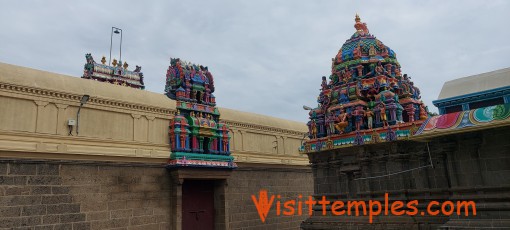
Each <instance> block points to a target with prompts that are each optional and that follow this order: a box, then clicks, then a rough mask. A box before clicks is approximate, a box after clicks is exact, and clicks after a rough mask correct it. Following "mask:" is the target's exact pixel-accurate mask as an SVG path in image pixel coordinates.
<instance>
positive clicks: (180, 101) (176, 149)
mask: <svg viewBox="0 0 510 230" xmlns="http://www.w3.org/2000/svg"><path fill="white" fill-rule="evenodd" d="M213 92H214V80H213V76H212V74H211V73H210V72H209V70H208V68H207V67H204V66H201V65H196V64H191V63H187V62H184V61H181V60H180V59H178V58H176V59H171V64H170V66H169V67H168V71H167V74H166V86H165V94H166V95H167V96H168V97H169V98H171V99H174V100H176V109H177V114H176V115H175V117H174V118H173V119H172V120H171V121H170V131H169V135H170V145H171V146H170V148H171V151H172V153H171V155H170V160H169V162H168V165H167V167H169V168H172V167H215V168H236V167H237V166H236V164H235V163H234V162H233V157H232V156H230V144H229V140H230V136H229V128H228V126H227V125H226V124H225V123H224V122H221V121H220V120H219V118H220V113H219V112H218V108H216V101H215V97H214V95H213Z"/></svg>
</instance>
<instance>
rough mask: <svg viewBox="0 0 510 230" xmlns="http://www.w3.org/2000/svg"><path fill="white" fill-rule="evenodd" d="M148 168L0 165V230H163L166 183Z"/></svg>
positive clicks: (162, 173)
mask: <svg viewBox="0 0 510 230" xmlns="http://www.w3.org/2000/svg"><path fill="white" fill-rule="evenodd" d="M169 178H170V177H168V176H167V175H166V171H165V170H163V169H161V168H154V167H125V166H124V167H123V166H106V165H102V166H101V165H99V166H98V165H94V164H90V165H83V164H82V165H76V164H61V163H55V162H53V163H39V162H33V163H26V161H25V162H23V161H21V162H20V161H2V162H1V163H0V229H4V228H7V229H10V228H22V229H110V228H119V229H144V230H148V229H169V227H168V226H169V220H170V207H171V206H170V203H169V200H170V199H169V194H171V191H170V190H171V186H170V185H171V184H170V182H169Z"/></svg>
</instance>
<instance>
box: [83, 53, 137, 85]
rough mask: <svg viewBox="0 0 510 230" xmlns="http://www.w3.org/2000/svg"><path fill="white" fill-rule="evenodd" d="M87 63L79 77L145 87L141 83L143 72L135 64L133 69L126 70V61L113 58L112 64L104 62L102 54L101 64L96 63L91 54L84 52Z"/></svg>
mask: <svg viewBox="0 0 510 230" xmlns="http://www.w3.org/2000/svg"><path fill="white" fill-rule="evenodd" d="M85 58H86V59H87V63H86V64H85V66H84V70H83V76H82V77H81V78H85V79H92V80H96V81H101V82H107V83H111V84H114V85H122V86H128V87H132V88H135V89H145V86H144V84H143V73H142V72H140V71H141V70H142V67H141V66H136V68H135V70H133V71H130V70H128V67H129V65H128V63H127V62H124V63H122V61H118V62H117V60H116V59H113V61H112V63H111V64H112V66H110V65H107V64H106V58H105V57H104V56H103V58H102V59H101V64H100V63H96V62H95V61H94V58H93V57H92V55H91V54H89V53H88V54H86V55H85Z"/></svg>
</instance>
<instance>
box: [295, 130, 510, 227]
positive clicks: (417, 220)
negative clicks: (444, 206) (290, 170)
mask: <svg viewBox="0 0 510 230" xmlns="http://www.w3.org/2000/svg"><path fill="white" fill-rule="evenodd" d="M508 137H510V127H501V128H491V129H488V130H480V131H475V132H470V133H462V134H453V135H444V136H441V137H436V138H434V139H431V140H428V142H429V143H428V145H429V148H430V153H431V158H432V163H433V165H434V167H433V168H432V167H426V168H422V169H416V170H412V171H410V172H407V173H401V174H396V175H392V176H385V177H380V178H374V179H362V178H367V177H374V176H380V175H387V174H389V173H393V172H399V171H405V170H410V169H415V168H417V167H421V166H426V165H428V164H429V154H428V149H427V144H426V143H423V142H421V143H420V142H410V141H408V142H406V141H399V142H394V143H384V144H376V145H365V146H360V147H352V148H346V149H340V150H334V151H329V152H322V153H312V154H310V155H309V158H310V160H311V162H312V171H313V174H314V195H315V196H316V197H319V198H320V197H321V196H322V195H325V196H327V197H328V199H329V200H331V201H334V200H343V201H344V202H347V201H348V200H353V201H354V200H365V201H366V202H367V203H368V199H372V200H379V201H383V199H384V198H383V197H384V193H386V192H387V193H389V199H390V200H393V201H394V200H401V201H410V200H415V199H417V200H419V203H420V204H422V205H420V206H418V209H419V211H426V204H428V202H430V201H432V200H436V201H439V202H442V201H446V200H450V201H453V202H456V201H457V200H466V201H469V200H472V201H475V202H476V207H477V215H476V216H473V215H470V216H468V217H465V216H463V215H462V216H457V215H456V214H455V212H454V215H452V216H444V215H437V216H427V215H425V216H420V215H417V216H412V217H407V216H399V217H396V216H386V217H385V216H379V217H375V218H374V224H369V223H368V217H348V216H331V215H328V216H322V215H319V214H317V215H314V216H312V217H311V218H309V219H307V220H306V221H305V222H304V224H303V225H302V227H304V228H305V229H338V228H339V227H343V228H346V229H358V228H362V229H377V228H379V229H380V228H382V227H384V228H391V229H436V228H440V227H441V228H448V227H454V228H455V226H456V227H458V228H477V227H489V228H500V227H509V226H510V209H509V206H508V203H509V202H510V198H509V195H510V192H509V191H510V154H509V153H510V142H509V141H508V140H509V139H508ZM316 199H317V198H316ZM315 208H316V209H317V210H321V209H320V208H321V207H319V206H316V207H315ZM316 213H320V212H316Z"/></svg>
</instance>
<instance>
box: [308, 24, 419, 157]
mask: <svg viewBox="0 0 510 230" xmlns="http://www.w3.org/2000/svg"><path fill="white" fill-rule="evenodd" d="M354 28H355V29H356V31H355V32H354V34H353V35H352V36H351V37H350V38H349V39H348V40H347V41H346V42H345V43H344V44H343V46H342V47H341V48H340V50H339V51H338V54H337V55H336V56H335V57H334V58H332V67H331V75H330V76H329V81H328V80H327V78H326V77H325V76H323V77H322V84H321V89H320V94H319V97H318V100H317V102H318V106H317V107H316V108H313V109H310V113H309V115H310V121H309V122H308V123H307V125H308V129H309V135H308V137H309V138H310V140H309V141H306V142H305V144H304V145H303V146H302V148H301V151H302V152H314V151H321V150H325V149H333V148H339V147H347V146H352V145H362V144H367V143H377V142H384V141H394V140H398V139H404V138H408V137H409V136H411V135H412V134H413V132H415V131H416V130H417V129H418V128H419V127H420V125H421V124H422V123H423V121H424V120H426V119H427V117H428V111H427V110H428V109H427V107H426V106H425V105H424V104H423V102H422V101H421V96H420V90H419V88H418V87H416V86H415V85H414V83H413V82H412V81H411V77H409V76H408V75H407V74H402V71H401V66H400V64H399V63H398V61H397V55H396V53H395V51H393V50H392V49H391V48H390V47H388V46H386V45H384V44H383V42H381V41H380V40H379V39H377V38H376V37H375V36H374V35H372V34H370V33H369V30H368V27H367V25H366V24H365V23H363V22H361V20H360V17H359V16H358V15H356V18H355V24H354Z"/></svg>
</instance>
